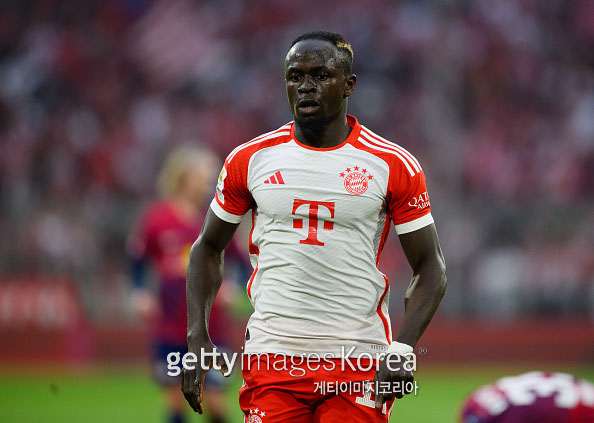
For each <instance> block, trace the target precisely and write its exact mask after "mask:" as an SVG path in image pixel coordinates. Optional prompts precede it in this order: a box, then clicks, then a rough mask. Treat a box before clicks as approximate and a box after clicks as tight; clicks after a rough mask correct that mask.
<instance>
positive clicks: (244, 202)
mask: <svg viewBox="0 0 594 423" xmlns="http://www.w3.org/2000/svg"><path fill="white" fill-rule="evenodd" d="M248 164H249V156H248V155H246V154H241V152H239V153H237V152H235V151H234V152H232V153H231V154H230V155H229V156H228V157H227V159H226V160H225V164H224V165H223V169H222V170H221V173H220V174H219V179H218V181H217V190H216V193H215V198H214V199H213V200H212V202H211V204H210V208H211V209H212V211H213V212H214V213H215V214H216V215H217V216H218V217H219V218H221V219H223V220H224V221H226V222H230V223H239V222H241V218H242V217H243V215H244V214H246V213H247V212H248V211H249V210H250V209H251V208H252V207H253V206H254V199H253V197H252V194H251V193H250V191H249V189H248V186H247V173H248Z"/></svg>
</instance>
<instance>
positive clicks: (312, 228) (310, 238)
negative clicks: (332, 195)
mask: <svg viewBox="0 0 594 423" xmlns="http://www.w3.org/2000/svg"><path fill="white" fill-rule="evenodd" d="M304 205H308V206H309V230H308V233H307V238H305V239H302V240H301V241H299V242H300V243H301V244H310V245H324V243H323V242H321V241H320V240H318V210H319V209H320V207H325V208H327V209H328V210H329V211H330V217H331V218H332V219H334V203H333V202H331V201H307V200H300V199H299V198H295V200H293V214H295V212H296V211H297V209H298V208H299V207H301V206H304ZM293 227H294V228H295V229H301V228H303V219H293ZM332 229H334V223H333V222H328V221H324V230H325V231H331V230H332Z"/></svg>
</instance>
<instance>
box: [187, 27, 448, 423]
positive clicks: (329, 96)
mask: <svg viewBox="0 0 594 423" xmlns="http://www.w3.org/2000/svg"><path fill="white" fill-rule="evenodd" d="M352 62H353V52H352V49H351V46H350V44H349V43H348V42H346V41H345V39H344V38H343V37H342V36H341V35H339V34H334V33H328V32H312V33H306V34H303V35H301V36H300V37H298V38H297V39H296V40H295V41H294V42H293V44H292V46H291V48H290V50H289V51H288V53H287V55H286V58H285V62H284V70H285V84H286V90H287V95H288V100H289V107H290V109H291V112H292V114H293V116H294V118H295V119H294V121H293V122H290V123H288V124H286V125H283V126H282V127H280V128H279V129H278V130H276V131H272V132H269V133H267V134H264V135H261V136H259V137H257V138H254V139H253V140H251V141H249V142H247V143H245V144H242V145H240V146H239V147H237V148H236V149H235V150H233V151H232V152H231V153H230V154H229V156H228V157H227V159H226V160H225V164H224V167H223V169H222V171H221V174H220V176H219V180H218V185H217V191H216V195H215V198H214V199H213V201H212V202H211V205H210V210H209V211H208V213H207V216H206V219H205V222H204V225H203V227H202V231H201V234H200V236H199V237H198V239H197V240H196V242H195V244H194V245H193V246H192V250H191V252H190V260H189V263H188V271H187V288H186V289H187V301H188V347H189V351H190V352H192V353H195V354H196V355H197V356H198V357H205V355H204V352H205V351H211V350H212V349H213V348H215V346H214V344H213V342H212V341H211V339H210V337H209V333H208V316H209V310H210V306H211V304H212V301H213V298H214V297H215V295H216V292H217V289H218V287H219V284H220V283H221V266H222V263H223V251H224V249H225V246H226V245H227V243H228V242H229V240H230V239H231V237H232V236H233V233H234V232H235V229H236V228H237V226H238V224H239V222H240V221H241V219H242V216H243V215H244V214H246V213H247V212H249V211H251V219H252V232H251V235H250V243H249V251H250V255H251V259H252V264H253V266H254V272H253V274H252V276H251V278H250V280H249V282H248V285H247V294H248V296H249V297H250V299H251V301H252V304H253V306H254V310H255V311H254V313H253V314H252V316H251V318H250V320H249V322H248V325H247V329H246V333H245V346H244V348H245V350H244V352H245V353H246V356H245V357H244V362H243V369H242V371H243V378H244V382H245V383H244V386H243V387H242V388H241V390H240V394H239V402H240V407H241V409H242V410H243V412H244V415H245V421H246V422H251V423H259V422H265V423H273V422H281V421H282V422H292V423H301V422H302V423H311V422H314V421H315V422H319V421H326V422H330V421H332V422H334V421H349V422H386V421H388V419H389V414H390V410H391V405H392V401H393V398H394V395H393V393H392V392H391V391H390V390H386V391H385V392H375V395H373V396H372V394H373V392H370V391H369V390H368V391H366V392H364V393H363V392H354V390H353V391H352V392H340V393H328V392H326V393H323V391H324V390H323V389H322V390H318V389H316V387H319V386H320V384H321V383H322V382H323V383H328V384H335V383H343V382H344V383H347V382H364V381H368V382H369V383H370V384H371V381H373V380H374V379H375V380H376V381H377V382H378V385H379V383H384V382H388V383H392V382H402V383H404V382H410V381H411V380H412V372H411V371H410V369H405V368H404V366H390V367H391V368H389V367H388V365H387V363H386V360H385V359H384V360H383V361H381V364H379V370H378V371H377V372H376V369H375V368H370V369H369V368H367V367H366V366H367V364H363V365H361V366H357V367H356V368H354V369H353V368H351V367H349V366H347V367H346V368H344V366H343V365H344V362H345V361H346V360H343V362H342V364H338V365H335V367H334V368H332V366H330V365H323V366H320V365H317V364H315V358H316V357H322V358H323V359H325V358H328V361H326V360H324V361H325V363H326V364H327V363H329V362H331V360H333V359H336V360H342V359H344V358H347V359H350V358H351V357H359V358H361V357H363V358H365V357H371V361H373V357H375V356H376V354H377V353H378V352H383V353H397V354H399V355H402V354H404V355H406V354H409V353H411V352H412V351H413V347H414V345H415V344H416V342H417V340H418V339H419V337H420V336H421V334H422V333H423V331H424V330H425V328H426V326H427V325H428V324H429V322H430V320H431V318H432V316H433V314H434V312H435V310H436V309H437V307H438V304H439V303H440V301H441V298H442V296H443V294H444V290H445V285H446V278H445V264H444V259H443V256H442V253H441V248H440V246H439V242H438V237H437V233H436V229H435V225H434V223H433V218H432V216H431V213H430V204H429V197H428V194H427V188H426V186H425V176H424V174H423V170H422V169H421V166H420V165H419V162H418V161H417V160H416V159H415V158H414V157H413V156H412V155H411V154H410V153H409V152H408V151H406V150H405V149H404V148H402V147H400V146H398V145H396V144H394V143H392V142H389V141H387V140H385V139H383V138H382V137H380V136H379V135H376V134H375V133H374V132H372V131H371V130H370V129H367V128H366V127H364V126H363V125H361V124H360V123H359V122H358V121H357V119H356V118H355V117H354V116H351V115H348V114H347V103H348V98H349V97H350V96H351V95H352V94H353V92H354V91H355V84H356V81H357V77H356V76H355V75H354V74H353V73H352ZM391 222H393V223H394V224H395V229H396V232H397V234H398V235H399V238H400V242H401V244H402V247H403V250H404V252H405V255H406V257H407V259H408V261H409V263H410V265H411V267H412V270H413V277H412V281H411V283H410V286H409V289H408V291H407V294H406V299H405V305H406V306H405V313H404V319H403V322H402V325H401V326H400V328H399V330H398V333H397V334H396V337H395V340H393V337H392V332H391V327H390V319H389V316H388V297H389V287H390V286H389V282H388V279H387V278H386V276H385V275H383V274H382V273H381V272H380V271H379V270H378V268H377V263H378V260H379V256H380V253H381V251H382V247H383V245H384V242H385V240H386V237H387V236H388V232H389V230H390V226H391ZM345 351H347V354H345ZM351 351H352V355H349V354H348V353H349V352H351ZM303 355H306V356H307V357H308V358H313V359H314V360H313V362H311V363H308V365H307V366H297V365H295V366H297V367H298V368H297V369H295V368H294V366H293V365H291V366H290V368H289V367H287V368H285V367H283V366H282V364H281V365H280V366H276V364H278V363H280V362H282V360H283V359H286V357H289V358H291V359H295V358H298V357H301V356H303ZM283 357H284V358H283ZM393 357H396V355H395V354H394V355H393ZM220 361H221V360H219V361H218V362H217V361H215V362H214V363H213V360H211V359H210V358H208V362H209V363H210V365H215V366H217V367H218V365H221V367H222V370H223V371H225V369H224V366H223V365H222V363H221V362H220ZM310 364H311V365H310ZM332 364H336V363H334V362H332ZM372 364H373V363H372ZM248 367H249V368H248ZM277 369H280V370H277ZM205 373H206V372H205V371H204V370H203V369H202V368H198V367H197V368H195V369H194V370H192V369H189V368H185V369H184V370H183V371H182V390H183V392H184V395H185V397H186V399H187V400H188V402H189V403H190V405H191V406H192V408H193V409H194V410H195V411H197V412H199V413H201V412H202V404H201V402H202V400H203V397H204V396H203V389H202V387H203V380H204V377H205ZM316 384H317V385H316ZM334 386H336V385H334ZM367 387H368V388H369V385H367ZM388 391H389V392H388ZM401 395H402V392H398V393H397V394H396V397H400V396H401Z"/></svg>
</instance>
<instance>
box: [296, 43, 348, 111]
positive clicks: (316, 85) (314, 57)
mask: <svg viewBox="0 0 594 423" xmlns="http://www.w3.org/2000/svg"><path fill="white" fill-rule="evenodd" d="M285 84H286V87H287V97H288V99H289V106H290V108H291V113H293V116H294V117H295V120H296V121H297V122H301V123H307V122H329V121H332V120H333V119H335V118H336V117H338V116H339V115H340V114H341V111H343V108H346V98H347V97H348V96H350V95H351V94H352V92H353V90H354V88H355V77H354V75H352V74H351V75H348V74H346V72H345V69H344V64H343V62H342V61H341V60H340V57H339V54H338V50H337V49H336V47H335V46H334V45H333V44H331V43H329V42H327V41H323V40H306V41H300V42H298V43H297V44H295V45H294V46H293V47H292V48H291V50H289V52H288V53H287V57H286V59H285Z"/></svg>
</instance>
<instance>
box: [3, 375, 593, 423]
mask: <svg viewBox="0 0 594 423" xmlns="http://www.w3.org/2000/svg"><path fill="white" fill-rule="evenodd" d="M540 368H541V369H542V370H548V371H551V370H562V371H569V372H572V373H574V374H576V375H578V376H580V377H584V378H586V379H590V380H594V367H588V368H579V369H576V368H574V369H568V368H565V369H559V368H557V367H551V366H548V367H545V368H542V366H540ZM527 370H535V369H534V368H531V367H525V366H523V367H518V366H516V367H513V368H510V367H507V368H506V367H503V366H490V367H477V366H474V367H465V368H463V367H461V366H457V367H456V366H451V367H434V368H425V369H423V370H422V371H421V370H419V372H417V375H416V376H417V380H418V386H419V391H418V396H416V397H413V396H409V397H406V398H404V399H402V400H399V401H398V402H397V404H396V406H395V407H394V411H393V414H392V419H391V422H414V423H424V422H427V423H455V422H457V420H456V416H457V413H458V410H459V407H460V404H461V403H462V401H463V400H464V398H465V397H466V395H467V394H468V393H469V392H470V391H472V390H473V389H474V388H476V387H477V386H479V385H481V384H485V383H488V382H491V381H493V380H495V379H496V378H499V377H501V376H504V375H509V374H515V373H520V372H522V371H527ZM240 383H241V381H240V380H239V379H238V378H237V377H236V378H235V379H234V380H233V386H232V387H231V388H230V389H229V391H228V398H229V399H228V401H229V409H230V410H231V411H232V413H233V414H232V416H233V419H232V422H237V423H241V422H242V421H243V420H242V414H241V412H240V410H239V407H238V405H237V389H238V388H239V386H240ZM191 421H192V422H200V421H206V420H205V419H204V418H200V416H197V415H196V416H195V417H194V418H193V419H192V420H191ZM0 422H7V423H13V422H14V423H29V422H31V423H33V422H35V423H38V422H44V423H70V422H72V423H81V422H85V423H120V422H121V423H133V422H143V423H161V422H163V406H162V399H161V396H160V391H159V388H158V387H157V386H156V385H155V384H154V383H153V382H152V381H151V379H150V377H149V375H148V371H145V368H144V367H142V366H138V365H134V366H132V367H130V368H124V367H118V368H113V367H111V368H100V369H97V368H95V369H87V370H80V369H79V370H77V371H73V370H57V369H54V370H51V369H48V368H43V369H39V370H32V369H25V368H23V369H22V370H19V369H14V368H11V369H8V368H4V369H0Z"/></svg>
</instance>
